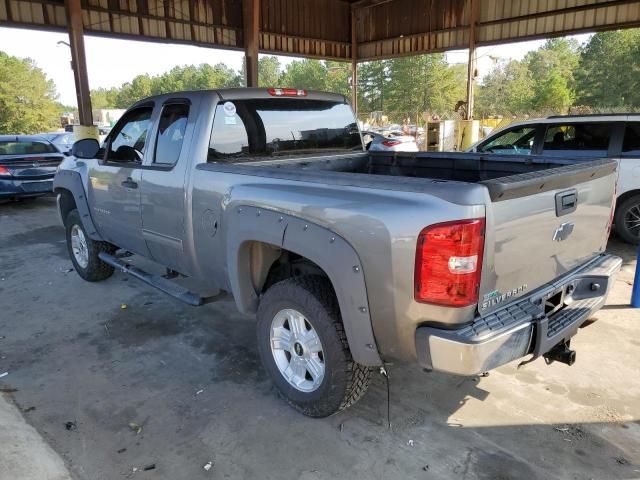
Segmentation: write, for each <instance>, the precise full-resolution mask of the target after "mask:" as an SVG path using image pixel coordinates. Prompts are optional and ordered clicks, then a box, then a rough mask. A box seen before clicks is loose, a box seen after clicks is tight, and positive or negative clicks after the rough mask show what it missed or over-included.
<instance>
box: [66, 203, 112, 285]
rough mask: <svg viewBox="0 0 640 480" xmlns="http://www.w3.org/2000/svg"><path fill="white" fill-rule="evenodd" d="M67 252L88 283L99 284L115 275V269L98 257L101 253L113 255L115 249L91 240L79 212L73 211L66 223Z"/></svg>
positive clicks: (77, 270)
mask: <svg viewBox="0 0 640 480" xmlns="http://www.w3.org/2000/svg"><path fill="white" fill-rule="evenodd" d="M65 228H66V233H67V250H69V257H70V258H71V262H72V263H73V266H74V268H75V270H76V272H78V275H80V276H81V277H82V278H84V279H85V280H87V281H88V282H98V281H100V280H105V279H107V278H109V277H110V276H111V275H113V270H114V269H113V267H112V266H111V265H109V264H107V263H104V262H103V261H102V260H100V258H99V257H98V254H99V253H100V252H107V253H113V252H114V251H115V248H114V247H113V246H112V245H110V244H108V243H106V242H98V241H95V240H92V239H91V238H89V235H87V232H86V231H85V229H84V226H83V225H82V222H81V221H80V214H79V213H78V210H71V211H70V212H69V215H67V220H66V222H65Z"/></svg>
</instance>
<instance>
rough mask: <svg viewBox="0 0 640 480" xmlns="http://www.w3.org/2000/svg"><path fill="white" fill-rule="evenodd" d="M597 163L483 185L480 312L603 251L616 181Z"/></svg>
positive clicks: (612, 165)
mask: <svg viewBox="0 0 640 480" xmlns="http://www.w3.org/2000/svg"><path fill="white" fill-rule="evenodd" d="M616 168H617V163H616V161H615V160H597V161H593V162H584V163H580V164H576V165H569V166H566V167H560V168H553V169H549V170H542V171H537V172H531V173H525V174H521V175H513V176H509V177H503V178H498V179H495V180H487V181H484V182H482V183H483V184H484V185H485V186H486V187H487V188H488V190H489V196H490V197H491V203H490V205H488V206H487V215H486V216H487V219H486V221H487V233H486V240H485V257H484V266H483V271H482V281H481V285H480V295H479V301H478V302H479V304H478V309H479V310H480V312H481V313H482V314H484V313H487V312H490V311H492V310H495V309H496V308H498V307H500V306H501V305H503V304H505V303H507V302H508V301H509V300H511V299H513V298H516V297H519V296H521V295H523V294H526V293H528V292H530V291H532V290H535V289H536V288H538V287H540V286H542V285H544V284H546V283H549V282H551V281H553V280H555V279H556V278H558V277H560V276H562V275H563V274H565V273H567V272H569V271H570V270H572V269H574V268H576V267H578V266H580V265H581V264H583V263H584V262H586V261H587V260H589V259H590V258H593V257H594V256H595V255H597V254H599V253H601V252H604V250H605V247H606V245H607V237H608V231H609V223H610V221H611V214H612V204H613V202H614V195H615V184H616V179H617V172H616Z"/></svg>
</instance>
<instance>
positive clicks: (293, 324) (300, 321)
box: [269, 308, 325, 393]
mask: <svg viewBox="0 0 640 480" xmlns="http://www.w3.org/2000/svg"><path fill="white" fill-rule="evenodd" d="M269 340H270V343H271V353H272V354H273V359H274V360H275V362H276V366H277V367H278V370H280V374H281V375H282V376H283V377H284V379H285V380H286V381H287V382H288V383H289V385H291V386H292V387H293V388H295V389H296V390H299V391H301V392H305V393H309V392H313V391H314V390H317V389H318V387H319V386H320V384H322V380H323V379H324V373H325V363H324V351H323V349H322V342H321V341H320V337H319V336H318V333H317V332H316V330H315V329H314V328H313V326H312V325H311V322H309V320H308V319H307V318H305V316H304V315H303V314H302V313H300V312H298V311H297V310H294V309H292V308H286V309H284V310H280V311H279V312H278V313H276V314H275V316H274V317H273V320H272V321H271V334H270V339H269Z"/></svg>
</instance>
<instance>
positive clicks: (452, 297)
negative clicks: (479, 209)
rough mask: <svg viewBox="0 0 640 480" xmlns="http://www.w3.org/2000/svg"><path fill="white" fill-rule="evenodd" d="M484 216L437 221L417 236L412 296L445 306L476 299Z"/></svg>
mask: <svg viewBox="0 0 640 480" xmlns="http://www.w3.org/2000/svg"><path fill="white" fill-rule="evenodd" d="M484 226H485V222H484V218H476V219H472V220H460V221H455V222H445V223H437V224H435V225H430V226H428V227H426V228H424V229H423V230H422V231H421V232H420V235H419V236H418V246H417V249H416V266H415V277H414V284H415V299H416V301H418V302H422V303H434V304H437V305H446V306H448V307H466V306H468V305H473V304H475V303H477V302H478V290H479V288H480V273H481V271H482V254H483V251H484Z"/></svg>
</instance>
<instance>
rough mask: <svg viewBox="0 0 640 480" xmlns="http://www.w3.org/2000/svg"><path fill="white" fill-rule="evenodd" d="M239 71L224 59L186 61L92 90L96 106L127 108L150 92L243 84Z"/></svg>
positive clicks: (161, 92) (160, 92)
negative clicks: (160, 71)
mask: <svg viewBox="0 0 640 480" xmlns="http://www.w3.org/2000/svg"><path fill="white" fill-rule="evenodd" d="M242 85H243V80H242V77H241V76H240V74H239V73H238V72H237V71H235V70H233V69H232V68H229V67H227V66H226V65H224V64H222V63H218V64H216V65H209V64H206V63H203V64H201V65H197V66H196V65H188V66H187V65H185V66H181V67H174V68H172V69H171V70H169V71H168V72H165V73H163V74H161V75H156V76H153V77H152V76H150V75H147V74H144V75H138V76H137V77H135V78H134V79H133V80H131V82H127V83H125V84H123V85H121V86H120V87H119V88H118V87H116V88H110V89H104V88H102V89H100V88H99V89H96V90H92V91H91V98H92V100H93V102H94V104H93V106H94V108H113V107H116V108H128V107H130V106H131V105H132V104H133V103H135V102H137V101H138V100H140V99H142V98H145V97H149V96H151V95H160V94H163V93H170V92H179V91H183V90H207V89H214V88H226V87H240V86H242Z"/></svg>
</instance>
